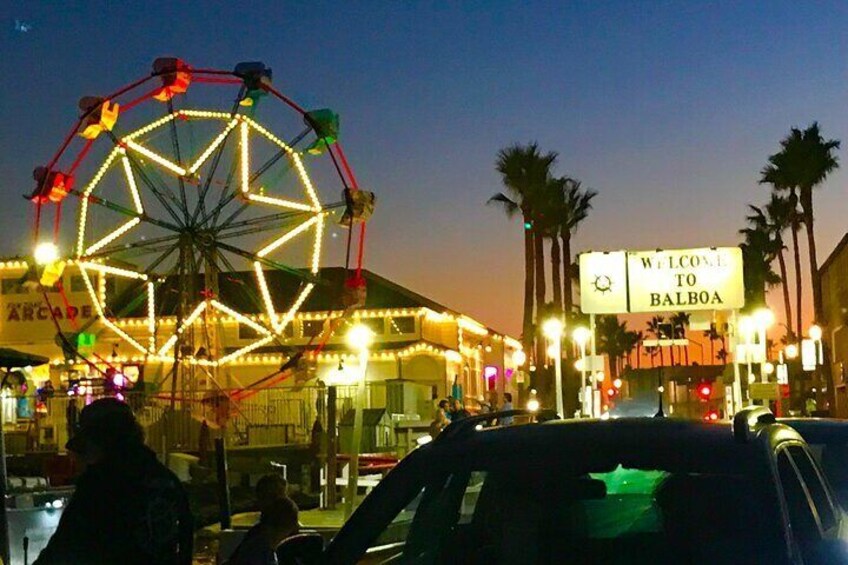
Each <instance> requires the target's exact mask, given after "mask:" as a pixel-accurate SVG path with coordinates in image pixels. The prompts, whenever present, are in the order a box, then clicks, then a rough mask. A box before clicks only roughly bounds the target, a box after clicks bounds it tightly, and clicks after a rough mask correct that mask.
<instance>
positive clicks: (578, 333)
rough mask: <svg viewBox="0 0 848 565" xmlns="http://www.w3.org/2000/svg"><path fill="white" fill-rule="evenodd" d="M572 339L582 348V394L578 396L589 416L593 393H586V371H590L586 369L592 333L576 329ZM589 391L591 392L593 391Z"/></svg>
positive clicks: (586, 329) (585, 329) (583, 329)
mask: <svg viewBox="0 0 848 565" xmlns="http://www.w3.org/2000/svg"><path fill="white" fill-rule="evenodd" d="M571 337H572V338H573V339H574V343H576V344H577V347H579V348H580V393H579V394H578V395H577V396H578V400H582V404H581V406H582V410H583V414H589V395H590V394H591V392H586V389H587V383H586V371H587V369H588V367H586V344H587V343H589V339H591V337H592V332H591V331H589V328H584V327H583V326H580V327H577V328H574V332H572V334H571ZM589 390H590V391H591V389H589Z"/></svg>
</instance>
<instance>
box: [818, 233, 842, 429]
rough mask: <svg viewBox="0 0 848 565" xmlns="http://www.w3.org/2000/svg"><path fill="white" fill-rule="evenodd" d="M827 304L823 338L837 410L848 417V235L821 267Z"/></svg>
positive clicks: (840, 415) (825, 306)
mask: <svg viewBox="0 0 848 565" xmlns="http://www.w3.org/2000/svg"><path fill="white" fill-rule="evenodd" d="M819 274H820V275H821V284H822V302H823V306H824V316H825V319H824V320H823V322H824V328H823V329H824V333H823V339H824V342H825V343H826V344H827V347H828V350H829V351H830V362H831V370H832V371H833V381H834V384H835V385H836V411H835V415H836V416H837V417H839V418H848V381H847V380H846V373H848V234H845V236H844V237H843V238H842V240H841V241H840V242H839V244H838V245H837V246H836V248H835V249H834V250H833V251H832V252H831V253H830V255H829V256H828V258H827V259H826V260H825V262H824V263H822V264H821V267H819Z"/></svg>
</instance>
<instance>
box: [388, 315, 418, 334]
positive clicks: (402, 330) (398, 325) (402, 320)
mask: <svg viewBox="0 0 848 565" xmlns="http://www.w3.org/2000/svg"><path fill="white" fill-rule="evenodd" d="M389 333H390V334H392V335H405V334H413V333H415V317H414V316H396V317H393V318H389Z"/></svg>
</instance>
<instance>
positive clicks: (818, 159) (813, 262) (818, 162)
mask: <svg viewBox="0 0 848 565" xmlns="http://www.w3.org/2000/svg"><path fill="white" fill-rule="evenodd" d="M780 145H781V150H780V152H779V153H776V154H775V155H772V156H770V157H769V165H768V166H766V168H765V169H763V178H764V179H765V178H766V177H767V176H769V174H770V173H774V175H775V176H777V177H778V178H780V179H781V182H783V183H784V185H785V186H788V187H792V188H795V189H797V190H798V195H799V202H800V204H801V220H802V222H803V224H804V229H805V231H806V233H807V245H808V247H809V253H808V255H809V260H810V280H811V281H812V286H813V312H814V314H815V321H816V322H818V323H824V309H823V303H822V295H821V294H822V293H821V277H820V276H819V271H818V258H817V257H816V237H815V228H814V214H813V189H814V188H816V187H817V186H819V185H820V184H821V183H823V182H824V181H825V179H826V178H827V176H828V175H829V174H830V173H832V172H833V171H834V170H836V169H837V168H839V161H838V159H837V157H836V155H835V154H834V151H835V150H836V149H839V145H840V142H839V141H838V140H835V139H829V140H827V141H825V140H824V138H822V135H821V131H820V130H819V124H818V122H813V124H812V125H811V126H810V127H808V128H807V129H805V130H803V131H801V130H800V129H798V128H792V129H791V130H790V131H789V135H787V136H786V137H785V138H783V139H782V140H781V142H780Z"/></svg>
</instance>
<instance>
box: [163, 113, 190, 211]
mask: <svg viewBox="0 0 848 565" xmlns="http://www.w3.org/2000/svg"><path fill="white" fill-rule="evenodd" d="M168 113H169V114H173V113H174V99H173V98H169V99H168ZM169 125H170V130H171V145H172V146H173V148H174V157H176V159H177V166H179V167H182V166H183V158H182V154H181V152H180V138H179V136H178V135H177V124H176V121H175V120H171V121H170V124H169ZM177 183H178V184H179V187H180V203H181V204H182V211H183V214H185V216H184V222H185V223H186V224H188V216H189V213H188V201H187V200H186V190H185V179H183V177H181V176H180V177H177Z"/></svg>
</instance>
